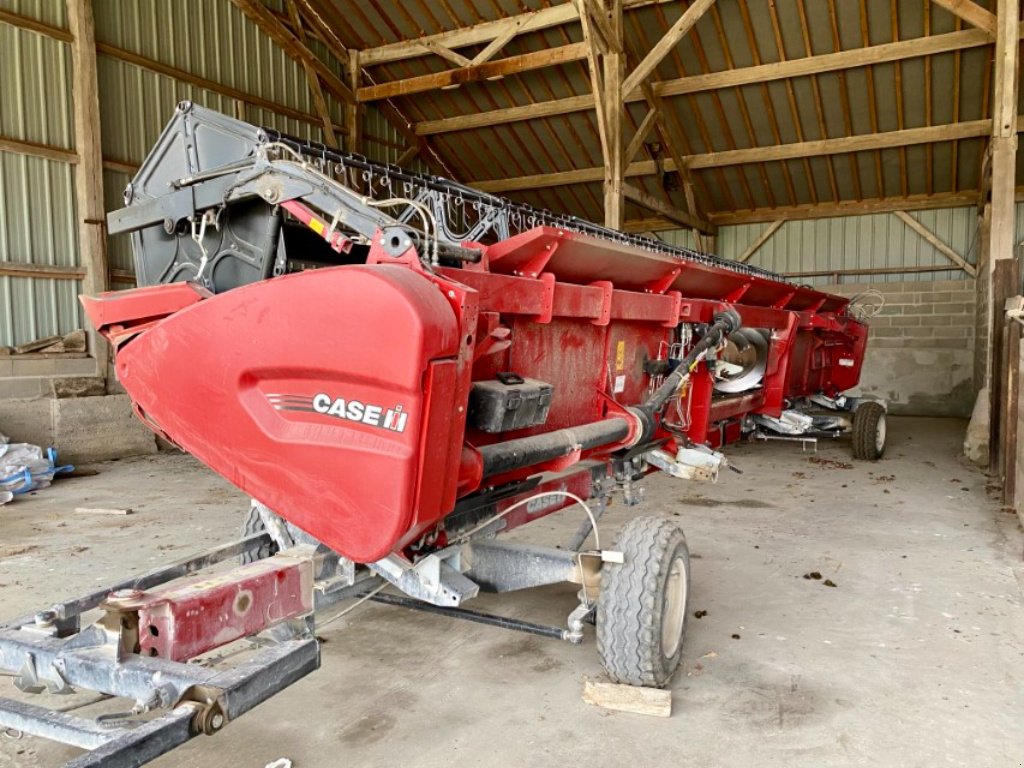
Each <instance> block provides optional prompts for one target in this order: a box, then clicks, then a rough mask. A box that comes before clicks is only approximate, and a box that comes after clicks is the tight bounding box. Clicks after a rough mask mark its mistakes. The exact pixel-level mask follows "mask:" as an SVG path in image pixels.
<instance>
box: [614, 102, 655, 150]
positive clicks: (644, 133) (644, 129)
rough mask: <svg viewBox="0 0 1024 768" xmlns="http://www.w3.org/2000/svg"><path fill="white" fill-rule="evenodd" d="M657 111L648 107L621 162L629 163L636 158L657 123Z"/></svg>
mask: <svg viewBox="0 0 1024 768" xmlns="http://www.w3.org/2000/svg"><path fill="white" fill-rule="evenodd" d="M658 112H659V110H658V109H655V108H654V107H648V109H647V114H646V115H644V119H643V120H641V121H640V125H639V126H637V129H636V133H634V134H633V138H631V139H630V140H629V144H628V145H627V146H626V151H625V152H624V153H623V156H622V157H623V162H625V163H630V162H632V160H633V158H634V157H636V156H637V153H638V152H639V151H640V148H641V147H643V145H644V142H645V141H646V140H647V137H648V136H650V135H651V129H652V128H654V126H655V125H656V124H657V122H658Z"/></svg>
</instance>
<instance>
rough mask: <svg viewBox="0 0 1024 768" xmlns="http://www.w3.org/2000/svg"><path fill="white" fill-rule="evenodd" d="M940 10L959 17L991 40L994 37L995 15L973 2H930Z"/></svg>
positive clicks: (939, 0)
mask: <svg viewBox="0 0 1024 768" xmlns="http://www.w3.org/2000/svg"><path fill="white" fill-rule="evenodd" d="M932 2H933V3H934V4H935V5H937V6H939V7H940V8H945V9H946V10H947V11H949V12H950V13H952V14H954V15H956V16H959V17H960V18H961V19H963V20H964V21H966V22H967V23H968V24H970V25H971V26H974V27H977V28H978V29H982V30H984V31H985V32H986V33H987V34H988V35H989V37H991V38H992V39H993V40H994V39H995V36H996V15H995V14H994V13H992V12H991V11H987V10H985V9H984V8H982V7H981V6H980V5H978V4H977V3H975V2H973V0H932Z"/></svg>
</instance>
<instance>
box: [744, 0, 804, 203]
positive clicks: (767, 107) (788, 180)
mask: <svg viewBox="0 0 1024 768" xmlns="http://www.w3.org/2000/svg"><path fill="white" fill-rule="evenodd" d="M740 16H741V17H742V19H743V28H744V30H745V31H746V34H747V46H748V47H749V49H750V55H751V56H752V57H753V59H754V64H755V66H756V65H760V64H761V51H760V50H759V47H758V45H757V37H756V36H755V34H754V25H753V23H752V22H751V20H750V10H749V9H748V7H747V4H746V3H740ZM760 91H761V103H762V104H764V111H765V115H766V116H767V118H768V127H769V128H770V129H771V132H772V139H773V140H774V141H775V143H776V144H781V143H782V133H781V131H780V129H779V119H778V116H777V115H776V114H775V104H774V102H773V101H772V96H771V92H770V91H769V90H768V86H767V85H765V84H764V83H761V84H760ZM737 95H738V96H739V94H737ZM751 141H752V142H753V141H754V137H753V136H751ZM780 166H781V168H782V179H783V181H784V182H785V185H786V192H787V193H788V194H789V200H790V202H791V203H792V204H794V205H795V204H796V203H797V196H796V188H795V187H794V186H793V176H792V174H791V173H790V171H789V164H788V163H781V164H780Z"/></svg>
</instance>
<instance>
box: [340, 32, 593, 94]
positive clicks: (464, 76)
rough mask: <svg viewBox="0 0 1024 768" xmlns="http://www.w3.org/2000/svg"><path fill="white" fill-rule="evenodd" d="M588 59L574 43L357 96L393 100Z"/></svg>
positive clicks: (378, 87)
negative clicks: (397, 97) (398, 97)
mask: <svg viewBox="0 0 1024 768" xmlns="http://www.w3.org/2000/svg"><path fill="white" fill-rule="evenodd" d="M586 56H587V46H586V45H585V44H583V43H573V44H570V45H563V46H561V47H559V48H549V49H547V50H544V51H534V52H532V53H524V54H520V55H519V56H509V57H508V58H505V59H498V60H496V61H486V62H484V63H482V64H473V63H471V62H469V60H468V59H467V62H468V63H467V64H466V65H465V66H461V67H459V68H457V69H448V70H445V71H443V72H435V73H433V74H429V75H419V76H417V77H409V78H406V79H405V80H392V81H390V82H384V83H380V84H378V85H369V86H364V87H362V88H360V89H359V90H358V91H357V92H356V97H357V98H358V99H359V101H364V102H365V101H379V100H380V99H390V98H393V97H395V96H409V95H411V94H415V93H425V92H427V91H436V90H438V89H440V88H447V87H449V86H453V85H461V84H463V83H473V82H477V81H479V80H490V79H492V78H495V77H504V76H505V75H511V74H515V73H517V72H528V71H530V70H533V69H542V68H544V67H552V66H556V65H558V64H566V63H569V62H573V61H580V60H581V59H584V58H586ZM364 66H365V62H364Z"/></svg>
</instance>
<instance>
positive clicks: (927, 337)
mask: <svg viewBox="0 0 1024 768" xmlns="http://www.w3.org/2000/svg"><path fill="white" fill-rule="evenodd" d="M868 289H875V290H877V291H878V292H879V293H880V294H881V295H882V297H883V298H884V299H885V306H884V307H883V308H882V309H881V311H880V312H879V313H878V314H877V315H875V316H874V317H873V318H871V319H870V320H869V321H868V323H869V326H870V328H871V331H870V335H869V337H868V352H867V357H866V358H865V361H864V370H863V373H862V376H861V383H860V386H859V387H858V389H857V390H855V391H854V394H863V395H871V396H874V397H879V398H882V399H884V400H886V401H887V402H888V403H889V410H890V411H891V412H892V413H896V414H903V415H908V416H960V417H964V418H966V417H968V416H970V414H971V408H972V407H973V405H974V396H975V391H976V390H975V382H974V376H975V374H974V370H975V366H974V345H975V331H976V317H977V315H976V306H975V303H976V294H975V284H974V280H936V281H913V282H904V283H875V284H870V285H868V284H852V283H844V284H840V285H831V286H826V287H824V290H827V291H829V292H831V293H837V294H839V295H842V296H854V295H856V294H858V293H861V292H863V291H865V290H868Z"/></svg>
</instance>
